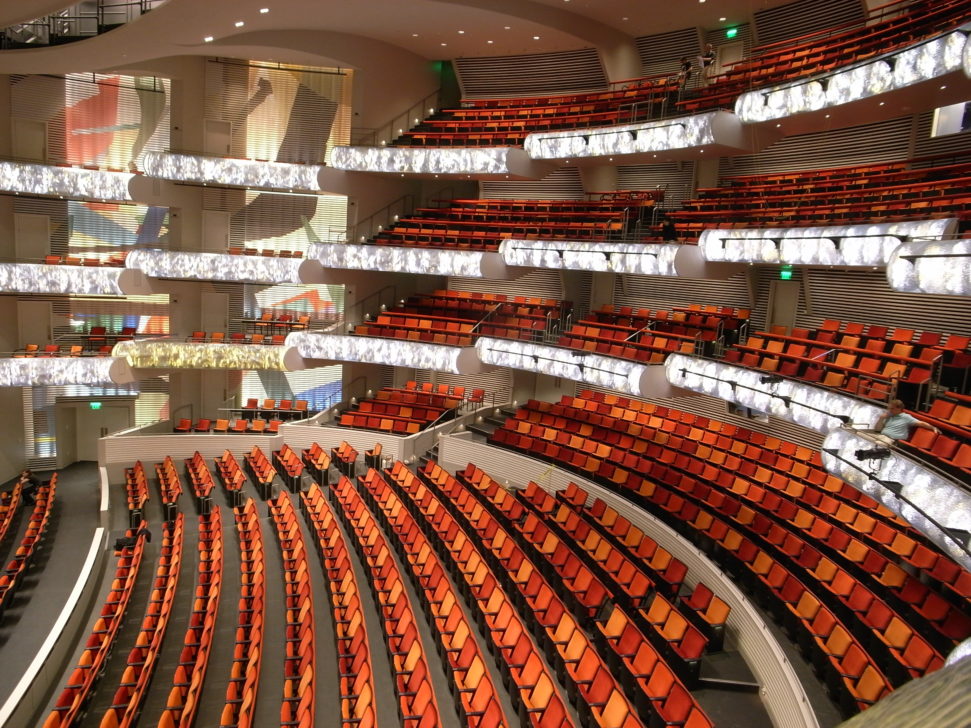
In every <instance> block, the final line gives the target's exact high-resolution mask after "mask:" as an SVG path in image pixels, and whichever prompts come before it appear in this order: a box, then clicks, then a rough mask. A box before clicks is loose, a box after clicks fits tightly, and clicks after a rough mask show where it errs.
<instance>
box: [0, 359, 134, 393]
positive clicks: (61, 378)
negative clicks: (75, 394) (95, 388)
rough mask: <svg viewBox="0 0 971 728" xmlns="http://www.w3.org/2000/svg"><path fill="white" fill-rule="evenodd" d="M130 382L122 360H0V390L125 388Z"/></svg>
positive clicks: (130, 377) (130, 375) (126, 367)
mask: <svg viewBox="0 0 971 728" xmlns="http://www.w3.org/2000/svg"><path fill="white" fill-rule="evenodd" d="M132 381H134V377H133V376H132V373H131V370H130V369H129V367H128V364H127V362H126V361H124V360H123V359H117V358H114V357H108V356H85V357H72V356H64V357H49V358H48V357H23V358H21V357H17V358H13V359H0V387H33V386H45V385H46V386H52V387H53V386H61V385H66V384H128V383H130V382H132Z"/></svg>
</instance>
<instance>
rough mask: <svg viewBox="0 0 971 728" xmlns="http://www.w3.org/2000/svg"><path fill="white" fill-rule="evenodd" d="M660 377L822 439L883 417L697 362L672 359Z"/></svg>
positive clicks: (844, 399)
mask: <svg viewBox="0 0 971 728" xmlns="http://www.w3.org/2000/svg"><path fill="white" fill-rule="evenodd" d="M664 371H665V375H666V376H667V380H668V382H670V383H671V384H672V385H674V386H675V387H681V388H683V389H690V390H691V391H693V392H701V393H702V394H710V395H712V396H714V397H719V398H721V399H724V400H725V401H727V402H734V403H736V404H740V405H743V406H745V407H751V408H752V409H754V410H758V411H759V412H765V413H767V414H770V415H772V416H773V417H778V418H780V419H784V420H788V421H789V422H795V423H796V424H797V425H802V426H803V427H808V428H809V429H811V430H815V431H816V432H821V433H824V434H825V433H827V432H830V431H832V430H834V429H836V428H838V427H842V426H844V425H846V424H849V423H855V424H861V425H864V426H869V425H871V424H872V423H874V422H876V420H877V418H878V417H879V416H880V415H881V414H883V413H884V410H883V408H881V407H877V406H875V405H873V404H869V403H866V402H861V401H860V400H857V399H854V398H853V397H848V396H846V395H843V394H839V393H838V392H834V391H831V390H827V389H825V388H823V387H814V386H812V385H811V384H807V383H805V382H799V381H796V380H793V379H786V378H784V377H781V376H778V375H775V374H771V373H769V372H764V371H759V370H756V369H747V368H745V367H737V366H734V365H732V364H726V363H724V362H720V361H712V360H710V359H702V358H701V357H696V356H688V355H685V354H671V355H670V356H668V358H667V359H666V360H665V362H664ZM763 379H768V380H770V381H769V382H763V381H762V380H763Z"/></svg>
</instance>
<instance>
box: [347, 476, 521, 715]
mask: <svg viewBox="0 0 971 728" xmlns="http://www.w3.org/2000/svg"><path fill="white" fill-rule="evenodd" d="M360 482H361V486H362V488H361V493H362V495H363V497H364V500H365V501H366V502H367V504H368V505H369V506H370V508H371V511H372V512H373V513H374V514H375V515H376V516H377V519H378V521H379V522H380V523H381V525H382V527H383V528H384V530H385V532H386V533H387V534H388V536H389V538H390V539H391V540H392V541H394V548H395V550H396V551H397V552H398V554H399V555H401V556H402V557H403V558H402V561H403V562H404V564H405V566H406V568H407V571H408V573H409V574H410V576H411V583H412V586H413V588H414V590H415V593H416V594H417V595H418V599H419V601H420V602H421V606H422V610H423V611H424V612H425V616H426V618H427V619H428V621H429V622H430V623H431V625H432V627H433V629H432V634H433V635H434V637H435V639H436V641H437V648H438V653H439V656H440V657H441V658H442V660H443V662H444V663H445V664H446V665H447V666H448V669H447V670H446V672H447V674H449V676H450V677H451V680H452V685H451V686H450V689H451V692H452V695H453V697H454V700H455V708H456V710H457V711H458V712H459V715H460V716H461V719H462V722H463V723H466V724H467V725H470V726H475V727H476V728H484V727H485V726H490V727H498V726H508V725H509V722H508V721H507V720H506V719H505V716H504V715H503V711H502V706H501V704H500V702H499V698H498V695H497V693H496V688H495V685H494V683H493V682H492V678H491V677H490V676H489V670H488V668H487V667H486V664H485V658H484V653H483V652H482V649H481V648H480V646H479V644H478V641H477V639H476V636H475V626H474V625H472V624H470V622H469V620H468V619H467V618H466V616H465V612H464V611H463V609H462V607H461V602H460V601H459V600H460V599H461V598H462V597H461V595H460V594H458V593H457V592H456V591H455V589H453V587H452V584H451V582H450V581H449V578H448V575H447V573H446V571H445V568H444V566H443V564H442V561H441V559H440V558H439V556H438V555H437V554H436V553H435V550H434V549H433V548H432V546H431V544H430V542H429V540H428V538H427V537H426V536H425V535H424V534H423V533H422V532H421V529H420V528H419V527H418V523H417V521H415V519H414V517H412V515H411V514H410V513H408V511H407V510H406V509H405V508H404V507H403V503H402V501H401V500H400V499H399V498H398V496H396V495H395V494H394V493H393V492H392V490H391V488H389V487H388V485H387V483H385V482H384V481H383V480H382V479H381V476H380V475H379V474H378V471H377V470H374V469H370V470H368V472H367V474H366V475H365V476H364V477H363V478H361V480H360Z"/></svg>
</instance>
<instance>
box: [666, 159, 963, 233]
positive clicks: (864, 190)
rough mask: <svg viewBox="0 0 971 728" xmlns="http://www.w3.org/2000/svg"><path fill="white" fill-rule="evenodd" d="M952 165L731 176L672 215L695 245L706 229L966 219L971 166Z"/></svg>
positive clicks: (701, 191) (702, 191)
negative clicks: (951, 218) (942, 218)
mask: <svg viewBox="0 0 971 728" xmlns="http://www.w3.org/2000/svg"><path fill="white" fill-rule="evenodd" d="M947 159H952V158H945V159H941V158H931V159H914V160H910V161H909V162H907V163H898V164H883V165H861V166H859V167H841V168H834V169H828V170H827V169H820V170H807V171H803V172H797V173H789V174H776V175H765V176H761V175H747V176H744V177H741V176H740V177H737V178H736V177H732V178H726V179H725V180H724V181H723V184H722V185H721V186H720V187H717V188H706V189H699V190H698V193H699V194H698V197H696V198H694V199H691V200H689V201H687V202H685V203H684V205H683V207H682V209H680V210H677V211H671V212H669V215H670V217H671V218H672V220H673V221H674V222H675V224H676V228H677V230H678V231H679V235H680V236H681V237H682V238H684V239H692V240H693V239H696V238H697V236H698V235H699V234H700V233H701V231H702V230H704V229H705V228H707V227H718V228H746V227H759V226H771V227H801V226H816V225H828V224H832V225H837V224H850V223H884V222H899V221H904V220H922V219H927V218H931V217H958V218H960V219H961V220H962V221H966V220H967V219H968V212H967V211H968V209H969V208H968V206H969V204H971V195H969V193H968V188H969V182H971V163H961V164H948V163H947V161H946V160H947ZM935 161H937V162H940V164H937V165H934V162H935ZM901 165H903V168H901ZM908 165H909V167H908ZM923 165H933V166H923Z"/></svg>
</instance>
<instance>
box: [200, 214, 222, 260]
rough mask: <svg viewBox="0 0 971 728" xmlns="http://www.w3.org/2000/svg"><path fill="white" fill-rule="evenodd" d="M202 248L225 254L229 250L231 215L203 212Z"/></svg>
mask: <svg viewBox="0 0 971 728" xmlns="http://www.w3.org/2000/svg"><path fill="white" fill-rule="evenodd" d="M202 247H203V250H211V251H214V252H218V253H225V252H226V249H227V248H229V213H228V212H220V211H218V210H203V211H202Z"/></svg>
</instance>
